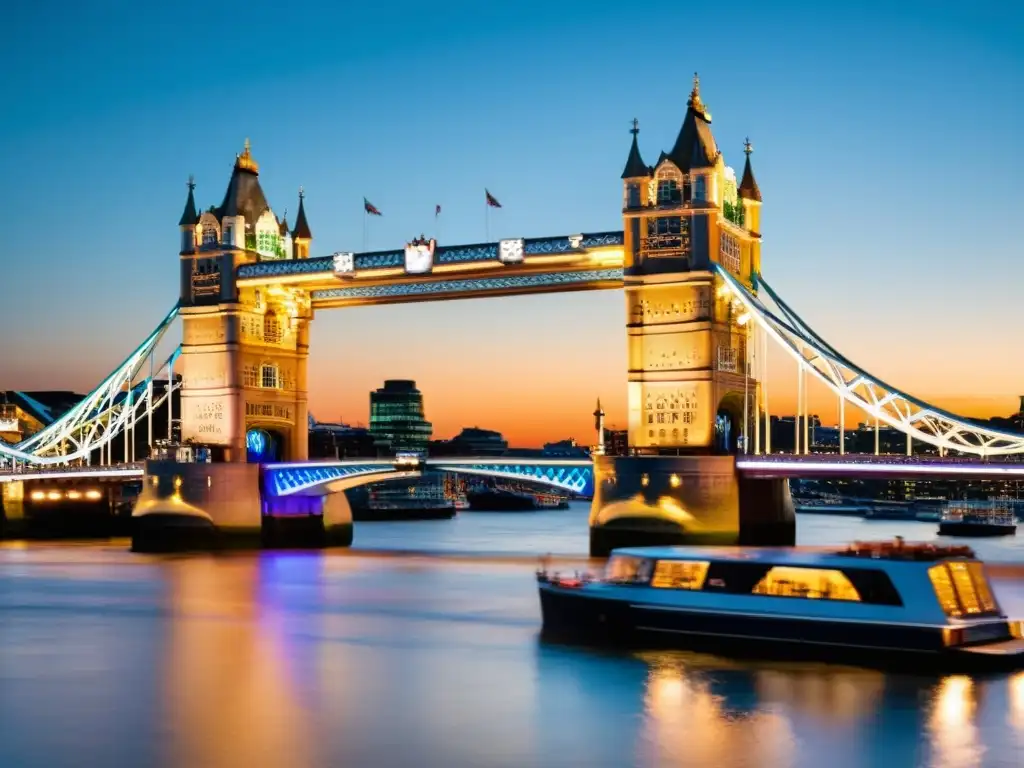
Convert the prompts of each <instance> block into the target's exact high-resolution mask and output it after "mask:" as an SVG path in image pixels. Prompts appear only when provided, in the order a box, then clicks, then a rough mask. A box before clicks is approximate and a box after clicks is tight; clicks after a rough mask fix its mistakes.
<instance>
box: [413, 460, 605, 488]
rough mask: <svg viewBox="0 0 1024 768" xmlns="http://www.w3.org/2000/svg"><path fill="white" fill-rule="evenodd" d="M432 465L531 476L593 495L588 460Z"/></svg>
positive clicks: (439, 462)
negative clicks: (576, 461)
mask: <svg viewBox="0 0 1024 768" xmlns="http://www.w3.org/2000/svg"><path fill="white" fill-rule="evenodd" d="M428 464H429V465H430V467H431V468H432V469H439V470H444V471H446V472H463V473H466V474H471V475H487V476H490V477H502V478H507V479H509V480H530V481H533V482H537V483H543V484H544V485H550V486H552V487H554V488H558V489H559V490H562V491H570V492H572V493H575V494H579V495H581V496H593V495H594V467H593V464H591V463H590V462H589V461H588V462H585V463H583V462H581V463H569V462H557V463H556V462H551V463H547V462H544V463H542V462H514V463H513V462H505V463H502V462H467V463H462V462H459V461H454V462H449V461H444V460H442V459H438V460H437V461H436V463H435V462H432V461H431V462H428Z"/></svg>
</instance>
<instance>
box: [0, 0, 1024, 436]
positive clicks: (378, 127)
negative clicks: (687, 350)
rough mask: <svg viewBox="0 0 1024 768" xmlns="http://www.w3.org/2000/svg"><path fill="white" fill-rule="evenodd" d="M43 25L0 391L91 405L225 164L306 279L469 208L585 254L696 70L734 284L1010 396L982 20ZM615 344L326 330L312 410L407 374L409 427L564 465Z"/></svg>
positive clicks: (31, 16) (492, 8) (473, 317)
mask: <svg viewBox="0 0 1024 768" xmlns="http://www.w3.org/2000/svg"><path fill="white" fill-rule="evenodd" d="M74 5H75V4H70V3H53V2H40V3H36V4H25V3H23V4H18V5H17V6H13V7H12V8H11V9H8V10H7V11H6V15H5V24H4V27H3V29H2V30H0V43H2V45H0V66H2V69H3V71H4V72H5V73H7V75H8V76H7V77H5V78H4V80H3V81H2V82H0V97H2V102H3V104H4V105H5V109H4V115H5V116H4V118H3V120H2V121H0V179H3V180H4V183H3V184H2V185H0V211H2V212H3V214H2V215H3V217H4V221H5V223H6V226H7V232H8V235H7V238H6V244H7V247H6V248H5V249H4V252H3V255H2V256H0V259H2V267H3V271H2V274H3V280H2V281H0V327H2V328H3V329H4V332H3V334H2V335H0V360H3V361H4V362H3V364H2V365H0V388H4V389H6V388H76V389H79V390H86V389H89V388H91V386H92V385H93V384H94V383H96V382H98V380H99V379H100V377H101V376H102V375H104V374H105V373H106V372H107V371H109V370H110V369H111V368H112V367H113V366H114V365H115V364H116V363H117V362H119V360H120V359H121V358H122V357H123V356H124V355H125V354H126V353H127V352H128V351H130V349H131V348H132V347H133V346H134V345H135V343H136V342H137V341H139V340H141V338H142V337H143V336H144V335H145V334H146V333H147V332H148V331H149V330H150V328H151V327H152V326H153V325H155V324H156V322H157V321H158V320H159V319H160V318H161V317H162V316H163V314H164V313H165V312H166V310H167V309H168V308H169V307H170V305H171V304H172V303H173V302H174V301H175V299H176V276H177V271H176V270H177V243H178V236H177V230H176V223H177V220H178V216H179V215H180V213H181V207H182V205H183V203H184V197H185V180H186V179H187V177H188V175H189V174H190V173H194V174H195V176H196V181H197V185H198V186H197V190H196V193H197V198H198V201H199V203H200V204H201V205H203V206H208V205H211V204H214V203H219V202H220V199H221V197H222V196H223V193H224V188H225V186H226V184H227V180H228V176H229V174H230V167H231V163H232V161H233V158H234V155H235V153H236V152H238V151H239V150H240V149H241V145H242V142H243V140H244V139H245V138H246V137H249V138H251V140H252V145H253V154H254V156H255V157H256V159H257V160H258V161H259V163H260V166H261V181H262V184H263V188H264V190H265V191H266V193H267V196H268V199H269V200H270V202H271V205H272V206H273V207H274V209H275V211H276V212H278V213H280V212H282V211H283V210H284V209H285V208H287V209H288V210H289V212H290V215H289V218H290V219H293V217H294V210H295V207H296V202H297V201H296V195H297V190H298V187H299V186H300V185H302V186H304V188H305V190H306V195H307V197H306V204H307V212H308V215H309V221H310V225H311V227H312V229H313V233H314V237H315V239H314V243H313V249H312V250H313V253H314V255H318V254H328V253H330V252H332V251H335V250H341V249H353V250H359V249H361V247H362V225H363V215H362V208H361V201H362V198H363V197H364V196H365V197H367V198H369V199H370V200H371V201H372V202H373V203H374V204H375V205H376V206H377V207H378V208H380V209H381V210H382V211H383V212H384V216H383V217H382V218H380V219H374V220H373V221H372V222H371V230H370V238H369V240H370V242H369V245H370V247H371V248H385V247H388V248H390V247H398V246H400V245H401V244H402V243H404V242H405V241H406V240H408V239H410V238H411V237H413V236H414V235H417V234H419V233H420V231H426V232H428V233H429V234H438V233H436V232H432V228H433V226H434V224H433V211H434V205H435V204H441V205H442V206H443V211H444V212H443V215H442V231H441V232H440V233H439V234H440V239H441V241H442V242H443V243H459V242H476V241H479V240H481V239H483V235H484V206H483V188H484V187H487V188H489V189H490V190H491V192H492V193H494V194H495V195H496V196H497V197H498V199H499V200H501V202H502V203H503V205H504V207H503V208H502V209H501V210H500V211H495V212H494V214H493V215H492V217H491V234H492V236H494V237H495V238H496V237H501V236H543V235H554V234H569V233H573V232H579V231H600V230H606V229H616V228H620V227H621V218H620V214H619V205H620V195H621V186H620V181H619V178H618V177H619V174H620V172H621V169H622V165H623V163H624V161H625V157H626V153H627V150H628V146H629V134H628V128H629V122H630V120H631V119H632V118H633V117H637V118H639V120H640V127H641V133H640V140H641V149H642V151H643V154H644V157H645V159H646V160H647V161H648V162H649V163H653V162H654V161H655V160H656V159H657V155H658V152H659V151H660V150H661V149H668V148H669V147H670V146H671V143H672V140H673V139H674V137H675V134H676V132H677V131H678V128H679V125H680V123H681V120H682V117H683V114H684V112H685V103H686V97H687V94H688V92H689V88H690V81H691V77H692V74H693V72H694V70H697V71H699V72H700V74H701V83H702V94H703V96H704V99H705V102H706V103H707V104H708V106H709V108H710V110H711V112H712V115H713V117H714V123H713V128H714V131H715V136H716V138H717V140H718V143H719V146H720V147H721V148H722V149H723V151H724V153H725V156H726V161H727V162H729V163H730V164H732V165H734V166H740V165H741V162H742V153H741V148H742V141H743V138H744V136H746V135H749V136H750V138H751V140H752V141H753V143H754V146H755V154H754V156H753V160H754V167H755V171H756V174H757V178H758V181H759V184H760V187H761V190H762V193H763V194H764V198H765V204H764V213H763V217H762V226H763V230H764V235H765V239H764V251H763V265H764V272H765V274H766V276H767V277H768V278H769V280H770V281H771V282H772V283H773V285H774V286H775V287H776V288H777V289H778V290H779V291H780V292H781V293H782V294H783V295H784V296H785V297H786V298H787V300H788V301H789V302H790V303H791V304H792V305H793V306H794V307H796V308H797V309H798V310H799V311H801V313H802V314H803V315H804V317H805V318H806V319H808V320H809V321H810V322H811V323H812V324H813V325H814V326H815V328H816V329H818V330H819V332H821V333H822V335H824V336H825V338H827V339H829V341H831V342H832V343H833V344H834V345H835V346H837V347H838V348H839V349H840V350H842V351H843V352H844V353H846V354H847V356H849V357H851V358H852V359H854V360H856V361H857V362H859V363H861V364H862V365H864V366H865V367H867V368H868V369H869V370H871V371H872V372H873V373H875V374H877V375H879V376H880V377H882V378H883V379H886V380H888V381H891V382H892V383H894V384H896V385H898V386H902V387H904V388H905V389H907V390H909V391H911V392H913V393H915V394H919V395H922V396H925V397H928V398H932V399H935V400H938V401H939V404H946V405H950V406H951V407H958V408H959V409H960V410H968V411H969V410H971V408H980V407H981V405H980V404H981V403H984V404H985V406H984V408H982V410H993V409H994V410H996V411H1005V410H1009V409H1012V406H1014V400H1013V396H1014V395H1016V394H1017V393H1018V391H1022V392H1024V362H1022V361H1021V355H1020V348H1021V345H1020V329H1021V309H1020V307H1021V287H1022V286H1024V261H1022V258H1024V246H1022V245H1021V238H1020V236H1019V234H1018V231H1017V229H1018V226H1017V222H1018V221H1019V220H1020V216H1021V214H1020V206H1021V199H1020V188H1019V185H1020V179H1021V178H1024V160H1022V154H1021V140H1020V137H1021V135H1022V129H1024V106H1022V98H1021V97H1022V96H1024V92H1022V90H1021V83H1024V44H1022V41H1024V22H1022V21H1021V19H1020V15H1019V14H1016V13H1012V12H1011V7H1010V6H1009V5H1008V4H1003V5H1002V6H999V5H996V4H987V3H972V4H969V5H961V4H957V5H952V4H941V3H940V4H934V3H915V2H911V3H901V4H898V7H896V6H895V5H894V4H890V3H877V2H864V3H856V4H848V5H847V4H833V3H826V4H816V5H813V6H806V5H803V4H796V3H792V4H788V3H774V4H770V5H769V4H764V3H761V4H757V3H746V2H733V3H729V4H722V5H715V6H704V7H700V6H697V5H694V4H682V3H678V2H672V3H661V2H652V3H641V4H626V3H621V4H603V3H600V2H575V1H574V0H573V1H569V2H561V3H536V4H535V3H532V2H523V3H500V4H491V3H469V2H454V3H453V2H439V3H434V4H427V3H406V2H392V3H388V4H366V3H363V4H358V5H356V4H349V3H345V4H343V5H339V4H322V5H321V4H318V3H304V4H302V5H300V6H289V5H284V4H279V3H266V2H260V1H258V0H257V1H254V2H247V3H245V4H238V5H236V4H231V3H219V4H209V3H195V2H191V1H190V0H181V1H180V2H177V3H174V4H168V5H161V6H159V7H157V6H156V5H155V4H154V5H153V7H149V5H148V4H146V5H142V4H133V3H127V2H117V3H115V2H92V3H82V4H80V5H81V7H74ZM936 5H938V6H939V7H935V6H936ZM945 5H948V7H943V6H945ZM623 321H624V311H623V299H622V297H621V295H619V294H617V293H614V292H609V293H599V294H575V295H565V296H538V297H526V298H516V299H503V300H494V301H471V302H461V303H446V304H428V305H406V306H400V307H379V308H367V309H358V310H346V311H336V312H331V313H324V314H321V315H319V316H318V317H317V319H316V321H315V324H314V333H313V342H314V348H313V355H312V360H311V402H312V405H313V410H314V412H315V413H317V414H318V415H319V416H320V417H321V418H325V419H328V418H329V419H334V418H337V417H338V416H344V417H346V418H348V419H350V420H352V421H358V420H361V419H365V418H366V408H367V406H366V403H367V391H368V390H369V389H370V388H373V387H375V386H378V385H379V383H380V381H381V380H382V379H383V378H385V377H388V376H391V377H399V376H400V377H410V378H416V379H417V380H419V381H420V382H421V387H423V388H424V390H425V392H426V393H427V398H428V399H427V408H428V415H430V411H431V402H432V401H431V398H433V402H434V403H435V407H434V411H435V413H434V415H433V418H434V420H435V422H436V423H437V425H438V428H439V429H440V431H441V432H444V433H450V432H451V431H453V429H454V428H455V427H456V426H457V425H458V424H463V423H464V424H473V423H478V424H480V425H481V426H491V425H493V426H495V428H504V429H506V431H509V432H511V433H512V434H513V435H514V436H518V434H519V433H517V432H516V430H520V431H521V433H522V435H524V436H525V435H527V433H528V434H529V435H536V436H543V437H545V438H556V437H560V436H565V435H567V434H569V433H573V432H575V433H578V434H577V437H580V438H581V439H584V438H586V437H587V426H586V425H587V424H588V423H589V421H590V417H589V415H588V414H589V411H590V410H592V402H593V398H594V397H595V396H597V395H601V396H602V399H603V400H605V402H606V403H608V409H609V414H610V417H611V418H612V420H613V421H615V420H620V419H621V418H622V413H621V411H622V408H623V407H624V401H625V385H624V378H625V375H624V371H625V334H624V331H623V328H622V325H623ZM410 329H411V330H410ZM780 365H781V362H780ZM979 371H984V372H985V373H984V375H979ZM453 372H454V373H453ZM456 374H457V375H456ZM783 375H784V374H782V373H780V376H783ZM793 378H794V380H795V375H794V377H793ZM553 382H554V384H555V385H557V386H555V389H556V390H557V392H558V394H557V396H556V395H551V394H549V395H546V394H545V393H546V392H548V388H549V387H548V385H552V383H553ZM787 389H791V387H787V386H786V382H785V381H783V382H781V383H780V384H779V385H777V386H776V392H780V391H785V390H787ZM812 396H813V397H817V395H814V393H812ZM538 397H540V398H544V397H547V398H548V400H549V401H550V402H549V404H548V405H547V406H546V407H538V408H535V409H534V411H535V416H533V417H532V421H529V423H526V424H524V423H522V419H521V417H520V415H519V409H518V408H515V407H512V405H511V403H512V402H513V401H515V400H522V399H524V398H529V399H535V398H538ZM822 397H823V396H822ZM577 399H578V400H579V406H578V407H577V405H576V403H575V400H577ZM821 403H822V407H832V406H826V405H825V400H824V399H822V400H821ZM780 407H781V406H780ZM506 412H507V414H508V416H507V417H506V416H505V415H504V414H506ZM513 412H515V413H516V417H515V422H514V423H513V422H511V421H509V423H507V424H506V421H508V420H509V419H511V414H512V413H513ZM823 418H824V417H823ZM826 420H827V419H826ZM523 439H527V438H526V437H524V438H523ZM531 439H532V438H531ZM538 439H539V437H538Z"/></svg>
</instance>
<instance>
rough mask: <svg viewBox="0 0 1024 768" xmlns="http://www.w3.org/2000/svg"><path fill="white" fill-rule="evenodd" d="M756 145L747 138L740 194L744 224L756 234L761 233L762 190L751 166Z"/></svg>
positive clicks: (744, 147) (744, 146)
mask: <svg viewBox="0 0 1024 768" xmlns="http://www.w3.org/2000/svg"><path fill="white" fill-rule="evenodd" d="M753 151H754V147H753V145H752V144H751V143H750V139H747V140H746V141H745V142H744V144H743V152H744V154H745V155H746V156H747V159H746V162H744V164H743V179H742V180H741V181H740V186H739V196H740V199H741V200H742V201H743V223H744V226H745V227H746V228H747V229H748V230H749V231H750V232H752V233H754V234H755V235H759V234H761V190H760V189H759V188H758V186H757V180H756V179H755V178H754V171H753V169H752V168H751V167H750V155H751V154H752V153H753Z"/></svg>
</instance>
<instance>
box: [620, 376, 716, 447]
mask: <svg viewBox="0 0 1024 768" xmlns="http://www.w3.org/2000/svg"><path fill="white" fill-rule="evenodd" d="M638 392H639V390H634V389H633V388H632V387H631V388H630V410H631V411H632V413H631V414H630V416H631V417H633V418H636V420H637V421H638V422H639V423H638V424H636V429H635V431H634V432H633V435H632V437H633V441H634V442H633V445H634V446H635V447H637V448H655V447H659V446H689V445H694V446H705V445H708V444H710V442H711V415H712V414H711V413H710V406H711V401H712V397H711V394H712V387H711V382H709V381H694V382H691V383H687V384H682V385H680V384H676V383H674V382H666V383H664V384H662V383H656V382H646V383H645V384H644V385H643V389H642V402H640V403H636V402H634V399H635V398H636V394H635V393H638ZM636 406H640V408H639V409H636ZM635 411H639V412H638V413H637V412H635ZM631 421H632V419H631Z"/></svg>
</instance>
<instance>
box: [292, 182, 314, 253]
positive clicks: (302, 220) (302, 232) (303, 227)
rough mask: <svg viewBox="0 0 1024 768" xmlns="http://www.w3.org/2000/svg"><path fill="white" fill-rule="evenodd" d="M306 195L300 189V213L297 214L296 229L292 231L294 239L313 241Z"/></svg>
mask: <svg viewBox="0 0 1024 768" xmlns="http://www.w3.org/2000/svg"><path fill="white" fill-rule="evenodd" d="M305 199H306V193H305V192H304V191H303V190H302V187H299V212H298V213H297V214H295V228H294V229H292V237H303V238H305V239H307V240H312V239H313V233H312V232H310V231H309V222H307V221H306V206H305V205H304V202H303V201H304V200H305Z"/></svg>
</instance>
